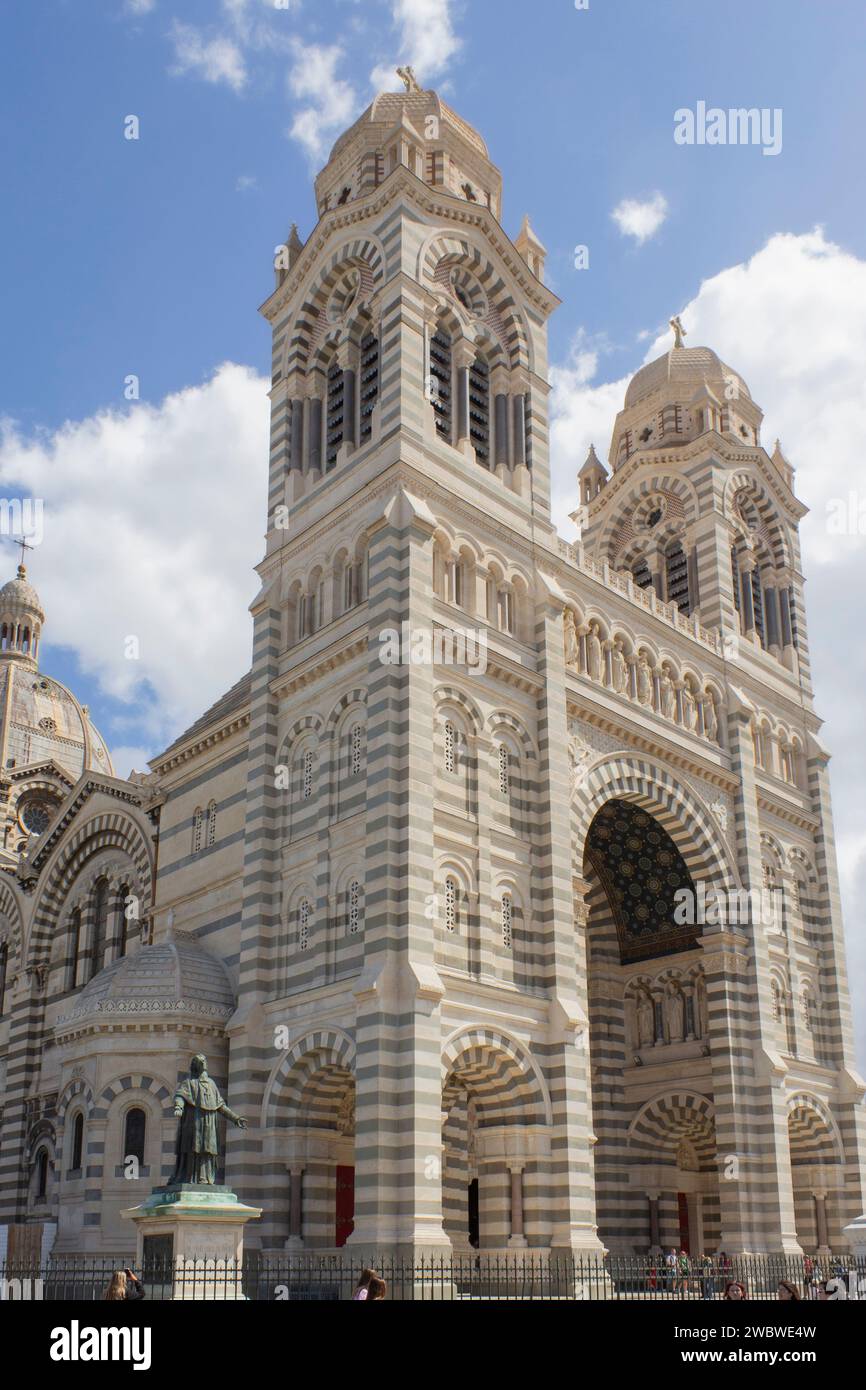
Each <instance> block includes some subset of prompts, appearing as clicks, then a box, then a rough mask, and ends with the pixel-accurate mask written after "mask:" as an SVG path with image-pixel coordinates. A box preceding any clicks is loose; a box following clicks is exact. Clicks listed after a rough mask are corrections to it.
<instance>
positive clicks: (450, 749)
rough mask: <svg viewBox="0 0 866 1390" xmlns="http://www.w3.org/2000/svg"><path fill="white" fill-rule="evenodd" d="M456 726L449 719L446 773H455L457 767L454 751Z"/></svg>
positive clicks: (446, 735) (447, 724) (446, 730)
mask: <svg viewBox="0 0 866 1390" xmlns="http://www.w3.org/2000/svg"><path fill="white" fill-rule="evenodd" d="M454 743H455V737H454V725H453V724H452V723H451V720H450V719H449V720H448V721H447V723H446V725H445V771H446V772H450V773H453V772H454V769H455V767H456V765H457V764H456V757H455V751H454Z"/></svg>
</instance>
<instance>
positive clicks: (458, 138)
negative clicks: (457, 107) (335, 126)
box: [316, 67, 502, 218]
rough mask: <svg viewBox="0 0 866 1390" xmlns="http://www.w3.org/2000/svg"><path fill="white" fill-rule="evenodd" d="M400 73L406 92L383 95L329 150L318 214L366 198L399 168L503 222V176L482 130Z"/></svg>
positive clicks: (408, 73)
mask: <svg viewBox="0 0 866 1390" xmlns="http://www.w3.org/2000/svg"><path fill="white" fill-rule="evenodd" d="M397 72H398V74H399V76H400V78H401V79H402V82H403V85H404V88H405V91H402V92H380V93H379V95H378V96H377V97H376V98H375V100H374V101H373V103H372V104H371V105H370V106H368V107H367V110H366V111H365V112H364V113H363V115H362V116H360V117H359V118H358V120H357V121H356V122H355V124H354V125H353V126H350V127H349V129H348V130H347V131H345V132H344V133H343V134H342V135H341V136H340V138H339V140H338V141H337V142H336V144H335V145H334V148H333V149H332V150H331V154H330V157H329V159H328V163H327V164H326V165H325V167H324V169H323V170H322V171H321V173H320V174H319V176H318V178H317V179H316V202H317V204H318V209H319V216H320V217H321V216H324V215H325V213H326V212H332V211H334V210H335V209H336V210H338V209H339V208H340V207H342V206H344V205H345V204H346V203H351V202H354V201H355V199H357V198H362V197H364V196H365V195H366V194H368V193H370V192H372V191H373V189H375V188H377V187H378V186H379V185H380V184H382V183H384V182H385V180H386V179H387V178H388V176H389V174H391V173H392V172H393V171H394V170H395V169H398V168H400V167H401V166H402V167H403V168H405V169H408V170H409V171H410V172H411V173H413V174H415V176H416V177H417V178H419V179H421V181H422V182H424V183H426V184H429V185H430V186H431V187H434V188H438V189H439V190H440V191H441V192H443V193H449V194H451V195H452V196H454V197H456V198H461V199H463V200H464V201H466V202H469V203H477V204H478V205H479V206H481V207H486V208H489V209H490V211H491V212H492V213H493V216H494V217H496V218H498V217H499V215H500V211H501V204H502V176H501V174H500V173H499V170H498V169H497V168H496V166H495V165H494V164H493V163H492V162H491V160H490V156H489V154H488V151H487V145H486V144H485V142H484V140H483V139H482V137H481V136H480V135H479V133H478V131H477V130H476V129H475V128H474V126H471V125H470V124H469V123H468V121H464V120H463V118H462V116H458V114H457V112H456V111H453V110H452V109H451V107H450V106H448V105H446V103H445V102H444V101H442V99H441V97H439V96H438V95H437V93H436V92H432V91H425V90H424V89H423V88H422V87H420V86H419V84H418V82H417V80H416V78H415V74H414V72H413V71H412V69H411V68H409V67H405V68H398V69H397Z"/></svg>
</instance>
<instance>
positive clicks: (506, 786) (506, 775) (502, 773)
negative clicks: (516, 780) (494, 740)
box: [499, 743, 511, 796]
mask: <svg viewBox="0 0 866 1390" xmlns="http://www.w3.org/2000/svg"><path fill="white" fill-rule="evenodd" d="M499 790H500V792H501V794H502V795H503V796H510V795H511V757H510V754H509V752H508V745H507V744H505V743H500V745H499Z"/></svg>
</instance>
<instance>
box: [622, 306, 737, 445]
mask: <svg viewBox="0 0 866 1390" xmlns="http://www.w3.org/2000/svg"><path fill="white" fill-rule="evenodd" d="M671 327H672V329H673V331H674V345H673V347H672V348H671V349H670V351H668V352H666V353H664V354H663V356H661V357H657V358H656V359H655V360H654V361H653V362H647V363H646V364H645V366H643V367H641V368H640V370H639V371H637V372H635V374H634V376H633V377H632V379H631V381H630V382H629V385H628V389H627V390H626V393H625V402H624V404H623V408H622V410H621V411H620V412H619V414H618V415H617V417H616V424H615V425H614V431H613V438H612V440H611V446H610V463H611V466H612V467H613V469H614V470H616V469H618V468H621V467H622V466H623V464H624V463H626V462H627V461H628V460H629V459H630V458H631V457H632V456H633V455H634V454H637V453H648V452H651V451H653V450H656V449H665V450H668V449H672V448H677V447H679V446H681V445H684V444H691V443H692V442H693V441H694V440H696V439H697V438H699V437H700V436H701V435H704V434H707V433H709V432H711V431H716V432H717V433H718V434H721V435H725V436H727V437H728V438H733V439H736V440H737V442H738V443H739V444H745V445H752V446H758V445H759V444H760V442H761V421H762V419H763V413H762V411H761V410H760V409H759V407H758V406H757V405H756V404H755V402H754V401H753V400H752V396H751V393H750V391H749V388H748V386H747V385H746V383H745V382H744V381H743V379H742V377H741V376H740V375H739V374H738V373H737V372H735V371H734V370H733V369H732V368H731V367H728V366H726V364H725V363H724V362H723V361H722V360H721V358H720V357H719V356H718V355H717V354H716V353H715V352H713V350H712V348H708V347H686V346H685V345H684V344H683V337H684V336H685V329H684V328H683V326H682V324H681V323H680V320H679V318H678V317H676V318H673V319H671Z"/></svg>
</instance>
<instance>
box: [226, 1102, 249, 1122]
mask: <svg viewBox="0 0 866 1390" xmlns="http://www.w3.org/2000/svg"><path fill="white" fill-rule="evenodd" d="M220 1109H221V1110H222V1113H223V1114H224V1115H225V1117H226V1119H227V1120H231V1122H232V1124H233V1125H237V1127H238V1129H246V1127H247V1122H246V1120H245V1119H243V1118H242V1117H241V1116H240V1115H236V1114H235V1112H234V1111H233V1110H231V1109H230V1108H229V1106H227V1105H226V1103H225V1101H223V1103H222V1105H221V1106H220Z"/></svg>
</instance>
